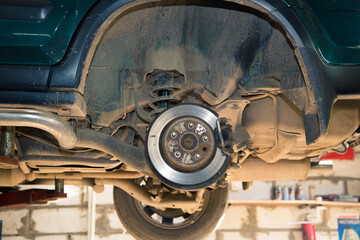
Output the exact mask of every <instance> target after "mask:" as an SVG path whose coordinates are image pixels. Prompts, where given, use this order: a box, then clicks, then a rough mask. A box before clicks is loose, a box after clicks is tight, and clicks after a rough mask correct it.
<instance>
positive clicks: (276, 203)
mask: <svg viewBox="0 0 360 240" xmlns="http://www.w3.org/2000/svg"><path fill="white" fill-rule="evenodd" d="M229 203H230V204H231V205H233V206H245V205H246V206H269V207H271V206H303V205H308V206H324V207H360V202H335V201H314V200H295V201H287V200H282V201H280V200H260V201H229Z"/></svg>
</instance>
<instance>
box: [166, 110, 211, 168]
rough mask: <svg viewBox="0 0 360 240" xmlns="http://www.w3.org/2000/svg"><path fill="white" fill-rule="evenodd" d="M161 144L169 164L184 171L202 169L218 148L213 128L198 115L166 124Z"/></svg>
mask: <svg viewBox="0 0 360 240" xmlns="http://www.w3.org/2000/svg"><path fill="white" fill-rule="evenodd" d="M160 146H161V150H162V153H163V156H164V158H165V160H166V161H167V162H168V163H169V166H172V167H173V168H174V169H178V170H183V171H196V170H198V169H201V168H202V167H203V166H205V165H206V164H208V163H209V162H211V160H212V159H213V156H214V153H215V150H216V143H215V137H214V133H213V130H212V128H211V127H210V126H209V125H208V124H207V123H206V122H204V121H203V120H201V119H198V118H196V117H181V118H177V119H175V120H174V121H172V122H170V123H169V124H168V125H167V126H165V129H164V132H163V134H162V136H161V138H160Z"/></svg>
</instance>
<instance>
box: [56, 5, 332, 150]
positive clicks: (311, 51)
mask: <svg viewBox="0 0 360 240" xmlns="http://www.w3.org/2000/svg"><path fill="white" fill-rule="evenodd" d="M153 2H160V1H154V0H140V1H133V0H102V1H99V2H98V3H96V4H95V5H94V6H93V8H92V9H91V10H90V11H89V12H88V13H87V14H86V16H85V17H84V19H83V21H82V22H81V24H80V26H79V27H78V29H77V32H76V34H75V35H74V37H73V39H72V42H71V45H70V47H69V49H68V51H67V55H66V58H65V59H64V61H63V62H62V63H60V64H58V65H57V66H55V67H54V68H53V72H52V78H51V81H50V84H49V88H50V90H59V89H62V90H65V89H67V90H69V91H74V90H75V91H78V92H80V93H82V94H83V93H84V86H85V82H86V76H87V72H88V69H89V66H90V63H91V60H92V57H93V55H94V53H95V50H96V47H97V44H98V43H99V41H100V40H101V38H102V36H103V34H104V33H105V32H106V29H107V27H108V26H109V25H110V24H111V22H112V21H113V20H115V19H116V18H117V17H118V16H119V15H120V14H122V13H124V12H126V11H127V10H129V9H131V8H134V7H136V6H139V5H143V4H149V3H153ZM226 2H229V3H234V4H238V5H242V6H247V7H249V8H252V9H255V10H257V11H259V12H261V13H264V14H266V15H267V16H268V17H269V18H271V19H272V20H273V21H274V22H276V23H278V24H280V26H281V27H282V30H283V31H284V32H285V35H286V37H287V38H288V40H289V41H290V42H291V44H292V46H293V48H294V52H295V55H296V57H297V60H298V63H299V66H300V68H301V71H302V74H303V78H304V80H305V85H306V89H307V95H308V96H307V98H308V99H307V100H306V103H302V104H301V105H303V109H301V110H302V112H303V117H304V125H305V129H306V142H307V144H311V143H313V142H315V141H316V139H317V138H318V137H319V136H321V135H324V134H326V132H327V129H328V125H329V121H330V116H331V111H332V106H333V103H334V102H335V100H336V92H335V89H334V86H333V85H332V83H331V82H330V81H328V80H327V78H326V75H325V74H324V73H323V71H324V70H323V68H324V67H323V62H322V60H321V56H320V55H319V53H318V52H317V50H316V48H315V47H314V44H313V42H312V40H311V37H310V36H309V34H308V32H307V30H306V28H305V26H304V25H303V24H302V23H301V21H300V20H299V19H298V18H297V16H296V15H295V13H294V12H292V11H291V9H290V8H289V7H288V6H287V5H286V4H285V3H284V2H283V1H278V0H263V1H262V0H249V1H244V0H227V1H226ZM290 95H291V94H290ZM291 97H292V96H290V98H291ZM293 97H294V99H295V98H296V96H293Z"/></svg>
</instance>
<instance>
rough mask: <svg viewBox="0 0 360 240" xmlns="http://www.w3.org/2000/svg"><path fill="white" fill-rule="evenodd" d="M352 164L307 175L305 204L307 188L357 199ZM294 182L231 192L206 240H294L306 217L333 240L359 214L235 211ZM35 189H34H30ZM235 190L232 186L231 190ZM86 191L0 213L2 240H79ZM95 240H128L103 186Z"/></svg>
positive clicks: (75, 189)
mask: <svg viewBox="0 0 360 240" xmlns="http://www.w3.org/2000/svg"><path fill="white" fill-rule="evenodd" d="M356 152H357V153H356V154H357V158H356V160H355V161H338V162H335V172H334V173H333V174H332V175H331V176H327V177H324V176H316V175H313V176H311V177H310V178H309V180H307V181H304V182H302V185H303V189H304V196H305V199H306V198H307V197H308V189H309V186H314V187H315V190H316V194H330V193H332V194H351V195H358V196H360V173H359V169H360V149H358V150H357V151H356ZM296 183H297V182H292V181H289V182H256V183H255V184H254V188H253V189H252V190H250V191H249V192H242V191H231V193H230V201H231V202H233V204H232V205H231V206H230V207H229V208H228V210H227V214H226V217H225V219H224V221H223V223H222V225H221V226H220V227H219V229H218V230H217V231H216V233H214V234H213V235H212V236H211V237H210V238H209V240H220V239H224V240H225V239H231V240H233V239H244V240H262V239H264V240H265V239H266V240H269V239H270V240H271V239H274V240H278V239H289V240H298V239H299V240H300V239H302V236H301V226H300V225H299V224H289V223H290V222H299V221H303V220H304V219H305V217H306V216H308V217H310V218H312V219H313V220H316V221H318V223H317V224H316V230H317V239H318V240H325V239H326V240H335V239H336V240H337V239H338V235H337V217H338V215H339V214H343V213H355V214H359V213H360V207H357V208H342V207H331V208H326V209H316V208H315V209H313V208H309V207H303V208H301V209H299V208H298V207H296V206H286V207H285V206H277V207H264V206H241V205H240V206H239V205H237V204H236V203H235V202H236V201H237V200H249V199H250V200H266V199H269V198H270V192H271V188H272V187H273V186H278V185H280V186H294V185H295V184H296ZM34 187H38V186H34ZM234 188H236V184H235V185H234ZM87 191H88V188H87V187H83V186H66V187H65V192H67V193H68V198H67V199H62V200H58V201H56V202H50V203H48V204H46V205H33V206H30V207H18V208H13V209H9V210H1V211H0V219H1V220H3V239H4V240H25V239H33V240H47V239H51V240H83V239H86V236H87V202H88V200H87V197H88V192H87ZM95 198H96V199H95V201H96V223H95V227H96V229H95V232H96V239H99V240H113V239H114V240H115V239H116V240H119V239H125V240H126V239H132V238H131V237H130V236H129V235H128V234H127V233H126V231H125V230H124V228H123V227H122V225H121V223H120V221H119V220H118V218H117V215H116V212H115V210H114V207H113V205H112V189H111V187H107V188H106V189H105V191H104V193H102V194H96V196H95Z"/></svg>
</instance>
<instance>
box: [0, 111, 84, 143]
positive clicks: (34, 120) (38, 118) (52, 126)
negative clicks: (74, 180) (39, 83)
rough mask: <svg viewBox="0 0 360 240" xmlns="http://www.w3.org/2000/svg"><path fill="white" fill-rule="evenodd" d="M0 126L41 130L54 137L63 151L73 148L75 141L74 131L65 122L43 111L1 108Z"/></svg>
mask: <svg viewBox="0 0 360 240" xmlns="http://www.w3.org/2000/svg"><path fill="white" fill-rule="evenodd" d="M0 126H5V127H32V128H38V129H41V130H43V131H45V132H48V133H50V134H51V135H52V136H54V137H55V138H56V140H57V141H58V143H59V145H60V147H62V148H64V149H71V148H73V147H75V144H76V141H77V138H76V134H75V132H74V130H73V129H72V127H70V125H69V124H68V123H67V122H66V121H64V120H63V119H61V118H60V117H58V116H56V115H54V114H52V113H49V112H46V111H43V110H35V109H26V108H14V109H10V108H1V109H0Z"/></svg>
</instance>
